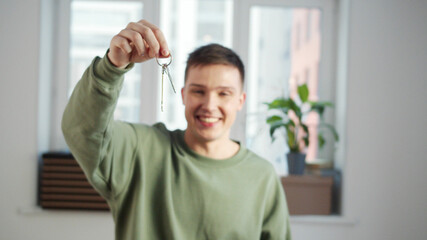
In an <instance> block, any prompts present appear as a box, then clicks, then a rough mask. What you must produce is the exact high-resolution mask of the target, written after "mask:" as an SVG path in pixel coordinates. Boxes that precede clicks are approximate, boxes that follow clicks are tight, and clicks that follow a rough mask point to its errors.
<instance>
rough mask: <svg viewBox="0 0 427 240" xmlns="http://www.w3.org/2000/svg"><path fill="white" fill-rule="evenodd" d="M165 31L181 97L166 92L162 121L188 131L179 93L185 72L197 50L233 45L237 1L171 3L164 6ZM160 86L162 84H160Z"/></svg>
mask: <svg viewBox="0 0 427 240" xmlns="http://www.w3.org/2000/svg"><path fill="white" fill-rule="evenodd" d="M161 11H162V13H163V14H162V15H161V20H162V21H161V29H162V30H163V32H164V34H165V36H166V37H167V39H168V44H169V48H170V49H171V51H172V54H173V61H174V63H173V64H172V65H171V74H172V75H173V76H172V78H173V80H174V83H175V87H176V89H177V94H173V92H172V90H170V89H166V91H167V92H168V94H167V95H166V96H167V97H166V99H165V111H164V112H163V113H162V112H160V114H159V120H160V121H162V122H164V123H165V124H166V126H167V127H168V128H169V129H176V128H180V129H185V128H186V126H187V122H186V120H185V116H184V106H183V105H182V100H181V94H180V92H179V90H180V89H181V88H182V87H183V86H184V72H185V66H186V61H187V57H188V54H189V53H190V52H191V51H192V50H194V49H195V48H197V47H199V46H202V45H206V44H209V43H219V44H222V45H224V46H227V47H231V45H232V28H233V1H232V0H221V1H219V0H203V1H202V0H191V1H179V0H167V1H163V4H162V6H161ZM158 87H160V84H159V85H158Z"/></svg>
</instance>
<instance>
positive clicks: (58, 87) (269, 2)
mask: <svg viewBox="0 0 427 240" xmlns="http://www.w3.org/2000/svg"><path fill="white" fill-rule="evenodd" d="M87 1H99V0H87ZM104 1H113V0H104ZM115 1H117V0H115ZM125 1H137V2H142V3H143V18H145V19H150V21H151V22H152V23H154V24H156V25H157V26H161V23H160V19H161V14H162V12H161V11H162V10H161V7H160V6H161V3H160V1H157V0H125ZM71 2H72V0H64V1H54V0H42V4H45V5H46V4H51V5H54V7H53V9H54V11H55V13H54V16H53V18H54V19H55V20H54V21H51V22H50V23H49V24H50V26H49V27H50V28H51V29H53V31H52V39H53V41H52V42H53V49H54V51H53V53H52V56H51V60H50V63H49V64H50V68H51V71H52V72H51V81H50V85H51V86H49V87H50V88H51V93H50V94H51V100H52V101H51V103H50V104H51V105H50V107H49V109H50V112H49V113H48V114H49V115H50V123H51V124H50V127H49V132H48V135H49V141H48V142H49V144H48V146H49V147H48V150H66V149H67V146H66V143H65V140H64V139H63V136H62V131H61V119H62V114H63V109H64V108H65V106H66V104H67V102H68V98H67V87H68V76H69V74H68V71H69V70H68V67H69V44H70V14H71V13H70V11H71ZM233 4H234V6H233V29H234V31H233V36H232V46H233V49H234V50H235V51H236V52H237V53H238V54H239V55H240V57H241V58H242V61H243V62H244V64H245V65H246V66H249V65H248V64H249V34H250V26H249V24H248V23H249V22H250V21H249V19H250V9H251V7H252V6H275V7H315V8H321V9H322V17H323V18H322V21H321V24H322V26H321V28H322V42H321V52H322V62H321V65H320V66H319V67H318V73H317V74H319V79H322V80H321V84H322V88H319V98H320V99H322V100H330V101H332V102H334V101H335V90H336V84H337V82H336V80H335V79H336V76H335V75H336V67H337V66H336V65H337V64H336V55H337V51H338V49H337V47H334V46H337V44H336V43H337V41H338V40H337V32H336V27H337V26H336V22H337V20H338V16H337V12H338V11H337V8H338V4H337V1H336V0H287V1H283V0H234V2H233ZM44 24H46V21H45V23H44ZM313 27H314V26H313ZM42 42H43V39H42ZM141 67H142V72H143V73H144V74H143V79H141V83H142V84H141V88H140V97H141V98H140V101H141V103H142V104H141V105H140V106H141V107H140V122H143V123H147V124H153V123H155V122H156V121H158V119H159V114H160V110H159V109H160V108H159V103H158V102H159V101H158V98H159V94H160V93H159V91H152V89H154V88H158V83H157V81H149V80H147V79H156V78H157V77H159V76H158V74H159V72H158V66H157V65H156V64H155V62H154V61H149V62H147V63H144V64H142V66H141ZM144 79H145V80H144ZM248 87H250V86H246V85H245V89H247V88H248ZM144 103H150V104H144ZM147 113H148V114H147ZM183 114H184V113H183ZM245 115H246V105H245V106H244V108H243V109H242V110H241V111H240V112H239V114H238V115H237V118H236V122H235V124H234V125H233V128H232V129H231V137H232V138H233V139H236V140H238V141H240V142H241V143H242V144H245V139H246V136H245V135H246V131H245V128H246V122H245V119H246V117H245ZM325 120H326V121H327V122H330V123H335V124H334V125H337V124H340V125H341V126H342V125H343V123H338V121H340V119H339V118H337V119H336V121H334V120H335V112H334V111H328V112H326V115H325ZM342 121H344V120H342ZM341 136H342V134H341ZM328 142H333V141H331V140H330V141H328ZM340 147H342V144H340ZM327 151H328V153H327V155H328V156H333V151H334V145H333V144H332V145H331V147H329V149H327ZM342 152H343V151H340V153H342ZM337 159H340V160H338V161H340V162H342V159H343V156H342V154H341V156H336V154H335V158H334V161H337ZM340 165H342V164H340Z"/></svg>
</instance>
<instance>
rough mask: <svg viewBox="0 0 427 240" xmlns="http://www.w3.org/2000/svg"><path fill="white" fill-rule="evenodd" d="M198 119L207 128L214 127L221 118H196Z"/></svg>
mask: <svg viewBox="0 0 427 240" xmlns="http://www.w3.org/2000/svg"><path fill="white" fill-rule="evenodd" d="M196 119H197V120H198V121H199V122H200V124H202V125H203V126H205V127H212V126H214V125H215V124H217V123H218V122H219V121H220V120H221V118H218V117H205V116H196Z"/></svg>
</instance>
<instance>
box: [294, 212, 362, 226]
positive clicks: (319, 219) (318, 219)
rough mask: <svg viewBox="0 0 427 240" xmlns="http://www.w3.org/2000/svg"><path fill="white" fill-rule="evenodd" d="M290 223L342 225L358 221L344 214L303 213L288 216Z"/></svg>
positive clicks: (354, 223)
mask: <svg viewBox="0 0 427 240" xmlns="http://www.w3.org/2000/svg"><path fill="white" fill-rule="evenodd" d="M290 223H291V224H298V225H300V224H301V225H304V224H326V225H342V226H355V225H357V224H358V223H359V221H358V220H357V219H355V218H348V217H344V216H338V215H332V216H327V215H326V216H321V215H304V216H290Z"/></svg>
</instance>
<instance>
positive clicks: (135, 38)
mask: <svg viewBox="0 0 427 240" xmlns="http://www.w3.org/2000/svg"><path fill="white" fill-rule="evenodd" d="M119 36H121V37H123V38H126V39H127V40H128V41H129V43H133V45H134V46H135V48H136V50H137V51H138V53H139V55H141V54H142V53H143V52H144V51H145V46H144V43H143V39H142V36H141V34H140V33H138V32H135V31H133V30H130V29H123V30H122V31H120V33H119Z"/></svg>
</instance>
